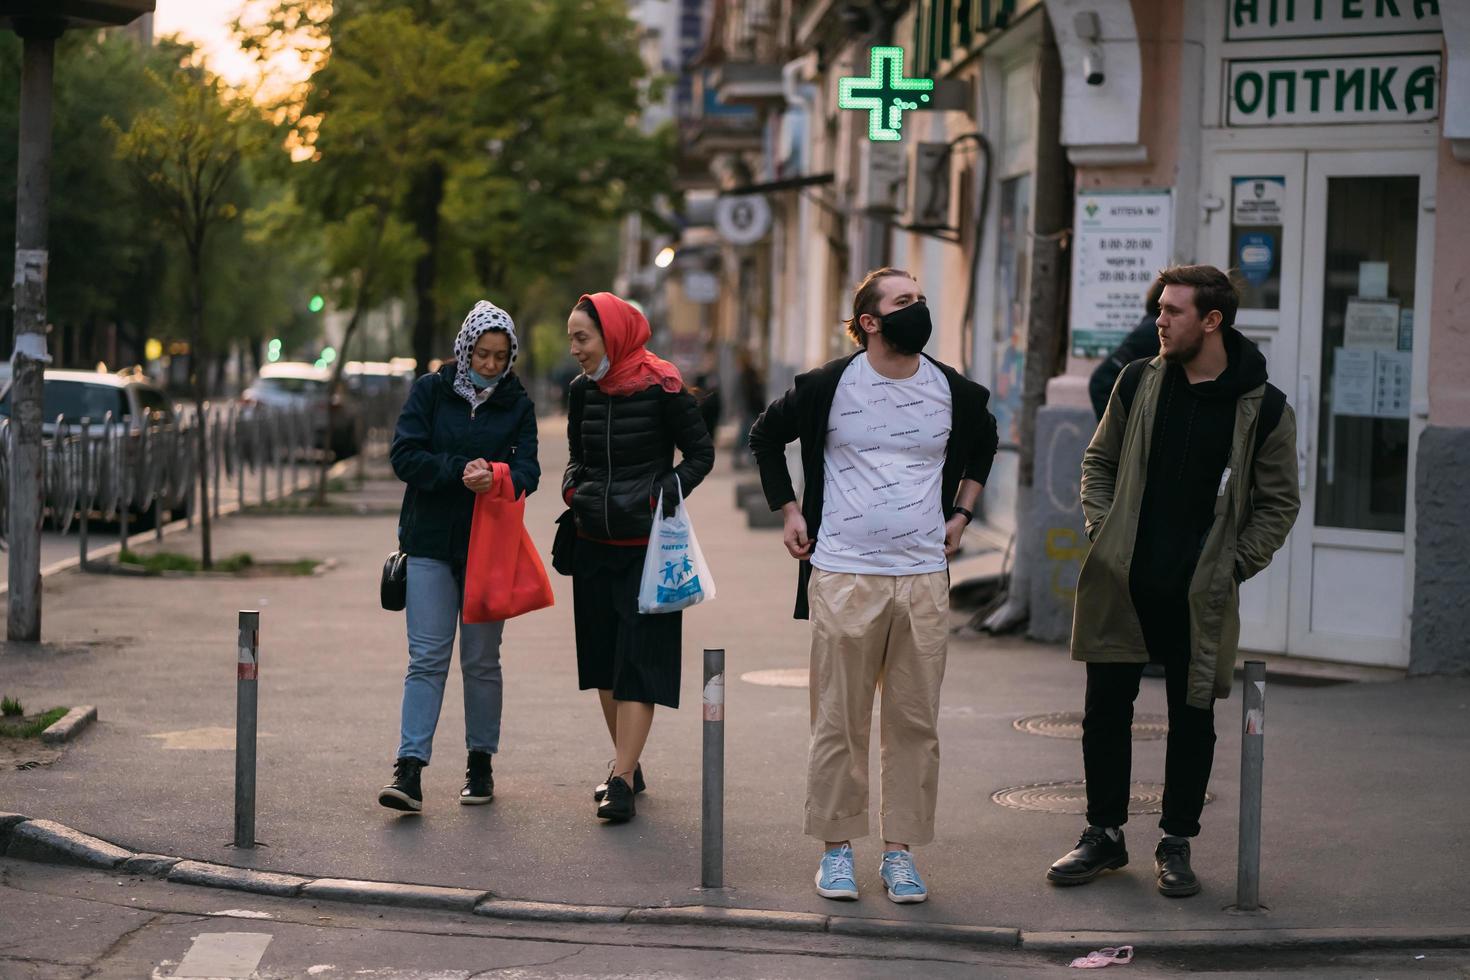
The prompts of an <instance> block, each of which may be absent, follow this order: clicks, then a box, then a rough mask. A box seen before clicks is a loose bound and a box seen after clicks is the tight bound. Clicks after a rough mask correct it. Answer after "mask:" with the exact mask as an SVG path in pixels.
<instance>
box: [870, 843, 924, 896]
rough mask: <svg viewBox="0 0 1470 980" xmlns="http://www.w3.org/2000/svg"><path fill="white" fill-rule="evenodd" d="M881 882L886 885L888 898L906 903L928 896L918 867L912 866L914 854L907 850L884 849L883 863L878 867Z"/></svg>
mask: <svg viewBox="0 0 1470 980" xmlns="http://www.w3.org/2000/svg"><path fill="white" fill-rule="evenodd" d="M878 873H879V874H880V875H882V876H883V884H885V885H887V886H888V900H889V901H891V902H898V903H899V904H900V905H907V904H910V903H913V902H922V901H924V900H925V899H927V898H928V897H929V889H928V887H927V886H925V884H924V879H923V878H920V877H919V869H918V868H916V867H914V856H913V855H912V854H910V853H909V852H908V851H884V852H883V863H882V864H881V865H880V866H879V867H878Z"/></svg>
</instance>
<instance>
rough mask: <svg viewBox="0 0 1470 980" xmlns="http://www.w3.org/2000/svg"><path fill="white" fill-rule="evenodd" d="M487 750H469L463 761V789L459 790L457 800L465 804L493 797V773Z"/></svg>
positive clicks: (473, 804) (483, 801) (473, 803)
mask: <svg viewBox="0 0 1470 980" xmlns="http://www.w3.org/2000/svg"><path fill="white" fill-rule="evenodd" d="M491 758H492V756H491V755H490V753H489V752H476V751H474V750H471V751H470V758H469V761H468V762H466V763H465V771H464V789H462V790H460V791H459V802H460V803H462V804H464V805H465V806H476V805H478V804H481V803H489V802H490V801H491V800H493V799H495V774H494V773H492V772H491V771H490V760H491Z"/></svg>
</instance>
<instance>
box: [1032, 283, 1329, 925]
mask: <svg viewBox="0 0 1470 980" xmlns="http://www.w3.org/2000/svg"><path fill="white" fill-rule="evenodd" d="M1157 284H1158V285H1159V286H1160V287H1161V296H1160V300H1159V303H1160V312H1159V316H1158V335H1159V340H1160V348H1161V354H1160V356H1158V357H1155V358H1153V359H1151V360H1135V361H1133V362H1132V363H1131V364H1129V365H1128V366H1127V367H1126V368H1125V369H1124V370H1123V373H1122V374H1121V375H1120V376H1119V378H1118V382H1117V384H1116V385H1115V386H1114V387H1113V391H1112V395H1111V396H1110V398H1109V401H1108V407H1107V411H1106V412H1105V413H1104V415H1103V418H1102V422H1101V424H1100V425H1098V427H1097V432H1096V433H1095V434H1094V435H1093V437H1092V442H1091V444H1090V445H1089V446H1088V447H1087V452H1086V454H1085V455H1084V456H1083V460H1082V510H1083V513H1084V516H1085V517H1086V522H1087V536H1088V538H1089V539H1091V541H1092V548H1091V549H1090V550H1089V552H1088V554H1087V557H1086V558H1085V559H1084V560H1083V562H1082V570H1081V572H1080V574H1079V576H1078V579H1077V599H1076V610H1075V613H1074V617H1073V624H1072V657H1073V659H1075V660H1081V661H1085V662H1086V663H1087V695H1086V710H1085V713H1084V715H1083V721H1082V763H1083V769H1084V771H1085V774H1086V779H1087V828H1086V829H1085V830H1084V831H1083V832H1082V838H1081V840H1079V841H1078V842H1077V847H1076V848H1075V849H1073V850H1072V851H1071V852H1070V853H1068V854H1066V855H1065V856H1064V857H1062V858H1061V859H1060V860H1058V861H1056V862H1055V863H1054V864H1052V866H1051V868H1050V870H1049V871H1048V872H1047V878H1048V879H1050V880H1051V881H1052V882H1053V883H1055V884H1058V885H1078V884H1083V883H1084V882H1088V881H1091V880H1092V879H1094V878H1096V877H1097V876H1098V875H1099V874H1100V873H1101V872H1103V871H1106V870H1108V869H1111V868H1121V867H1123V866H1124V865H1126V864H1127V863H1128V849H1127V846H1126V844H1125V843H1124V839H1123V824H1124V823H1126V822H1127V820H1128V788H1129V780H1130V777H1131V767H1132V762H1131V759H1132V742H1131V739H1132V733H1131V725H1132V720H1133V702H1134V701H1135V699H1137V697H1138V686H1139V678H1140V676H1141V674H1142V672H1143V668H1144V665H1145V664H1146V663H1148V662H1150V661H1154V662H1160V663H1162V664H1163V665H1164V673H1165V680H1164V685H1165V690H1166V692H1167V695H1168V703H1169V739H1168V745H1167V748H1166V756H1165V762H1164V813H1163V819H1162V820H1160V821H1159V827H1160V828H1161V829H1162V830H1163V832H1164V836H1163V839H1162V840H1160V841H1159V845H1158V847H1157V848H1156V849H1155V851H1154V871H1155V875H1156V876H1157V885H1158V889H1159V891H1160V892H1161V893H1163V894H1164V895H1169V896H1176V897H1182V896H1186V895H1193V894H1195V893H1197V892H1198V891H1199V890H1200V882H1199V878H1198V876H1196V875H1195V873H1194V870H1193V869H1192V868H1191V866H1190V844H1189V841H1190V838H1192V837H1195V836H1196V835H1198V834H1199V831H1200V824H1199V819H1200V813H1201V811H1202V810H1203V808H1204V803H1205V790H1206V787H1207V786H1208V784H1209V779H1210V768H1211V766H1212V764H1213V762H1214V754H1215V716H1214V705H1215V699H1216V698H1223V697H1228V696H1229V694H1230V687H1231V683H1232V678H1233V676H1234V668H1235V655H1236V645H1237V642H1238V640H1239V637H1240V609H1239V606H1240V593H1239V589H1240V583H1241V582H1243V581H1245V580H1246V579H1248V578H1250V577H1251V576H1252V575H1255V574H1256V573H1257V572H1259V571H1260V570H1261V569H1263V568H1265V567H1266V565H1267V564H1268V563H1269V562H1270V560H1271V556H1272V555H1273V554H1275V553H1276V550H1277V549H1278V548H1280V547H1281V545H1282V543H1283V542H1284V541H1285V540H1286V535H1287V533H1288V532H1289V531H1290V530H1291V525H1292V522H1293V521H1294V520H1295V519H1296V514H1297V508H1298V506H1299V504H1300V501H1299V498H1298V495H1297V470H1296V466H1297V464H1296V423H1295V420H1294V419H1293V417H1292V412H1291V409H1290V408H1289V407H1288V406H1287V405H1286V397H1285V395H1283V394H1282V393H1281V391H1280V390H1279V389H1277V388H1276V387H1274V386H1273V385H1271V384H1269V383H1268V382H1267V380H1266V359H1265V357H1263V356H1262V355H1261V352H1260V350H1259V349H1258V348H1257V347H1256V345H1255V344H1253V343H1251V342H1250V341H1249V340H1247V339H1246V338H1245V337H1244V336H1242V335H1241V334H1240V332H1239V331H1238V330H1236V329H1235V327H1234V322H1235V311H1236V307H1237V306H1238V305H1239V295H1238V293H1237V292H1236V288H1235V285H1234V284H1233V283H1232V282H1231V281H1230V279H1229V278H1228V277H1227V276H1226V275H1225V274H1224V273H1223V272H1221V271H1220V270H1219V269H1216V268H1214V267H1212V266H1204V265H1193V266H1175V267H1173V268H1169V269H1165V270H1164V271H1163V272H1161V273H1160V274H1159V278H1158V283H1157ZM1145 426H1148V428H1147V430H1146V431H1145Z"/></svg>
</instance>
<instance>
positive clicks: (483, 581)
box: [463, 463, 554, 623]
mask: <svg viewBox="0 0 1470 980" xmlns="http://www.w3.org/2000/svg"><path fill="white" fill-rule="evenodd" d="M490 468H491V470H492V472H494V474H495V484H494V486H493V487H491V489H490V490H489V492H487V493H481V494H476V495H475V516H474V519H473V521H471V523H470V553H469V559H468V561H466V563H465V570H464V613H463V618H464V621H465V622H466V623H494V622H500V621H502V620H506V619H511V618H512V617H515V616H520V615H523V614H524V613H528V612H534V611H535V610H537V609H545V608H546V607H547V606H549V605H551V604H552V602H553V601H554V599H553V597H552V594H551V580H550V579H548V578H547V577H546V569H545V568H544V567H543V566H542V564H541V556H539V555H537V554H536V546H535V544H533V543H532V541H531V535H530V534H528V533H527V532H526V519H525V518H526V498H525V497H523V496H522V497H517V496H516V495H515V487H514V485H512V483H511V479H510V467H509V466H507V465H506V464H504V463H491V464H490Z"/></svg>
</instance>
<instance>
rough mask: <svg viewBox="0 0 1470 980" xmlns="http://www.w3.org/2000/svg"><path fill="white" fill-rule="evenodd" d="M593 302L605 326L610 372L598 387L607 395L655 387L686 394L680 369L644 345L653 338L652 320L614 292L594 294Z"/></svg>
mask: <svg viewBox="0 0 1470 980" xmlns="http://www.w3.org/2000/svg"><path fill="white" fill-rule="evenodd" d="M582 299H586V300H591V301H592V306H593V308H594V309H596V310H597V319H598V320H599V321H600V322H601V323H602V342H603V344H604V345H605V346H606V348H607V360H608V365H609V367H608V369H607V374H604V375H603V376H602V380H601V381H598V382H597V387H598V388H599V389H601V390H602V393H603V394H605V395H631V394H633V393H634V392H638V391H642V390H643V389H644V388H647V387H649V386H651V385H658V386H660V387H661V388H663V389H664V390H665V391H682V390H683V389H684V378H683V377H682V376H681V375H680V374H679V369H678V368H676V367H674V365H672V364H670V363H669V362H668V361H666V360H664V359H663V358H661V357H656V356H654V354H653V353H652V352H650V351H649V350H648V348H647V347H645V346H644V345H645V344H647V343H648V340H649V338H650V337H652V336H653V333H652V331H650V330H649V329H648V320H647V319H646V318H644V316H643V314H642V313H639V312H638V310H637V308H636V307H634V306H633V305H632V304H631V303H629V302H627V301H626V300H622V299H619V298H618V297H616V296H614V295H613V294H612V293H593V294H591V295H590V296H583V297H582Z"/></svg>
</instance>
